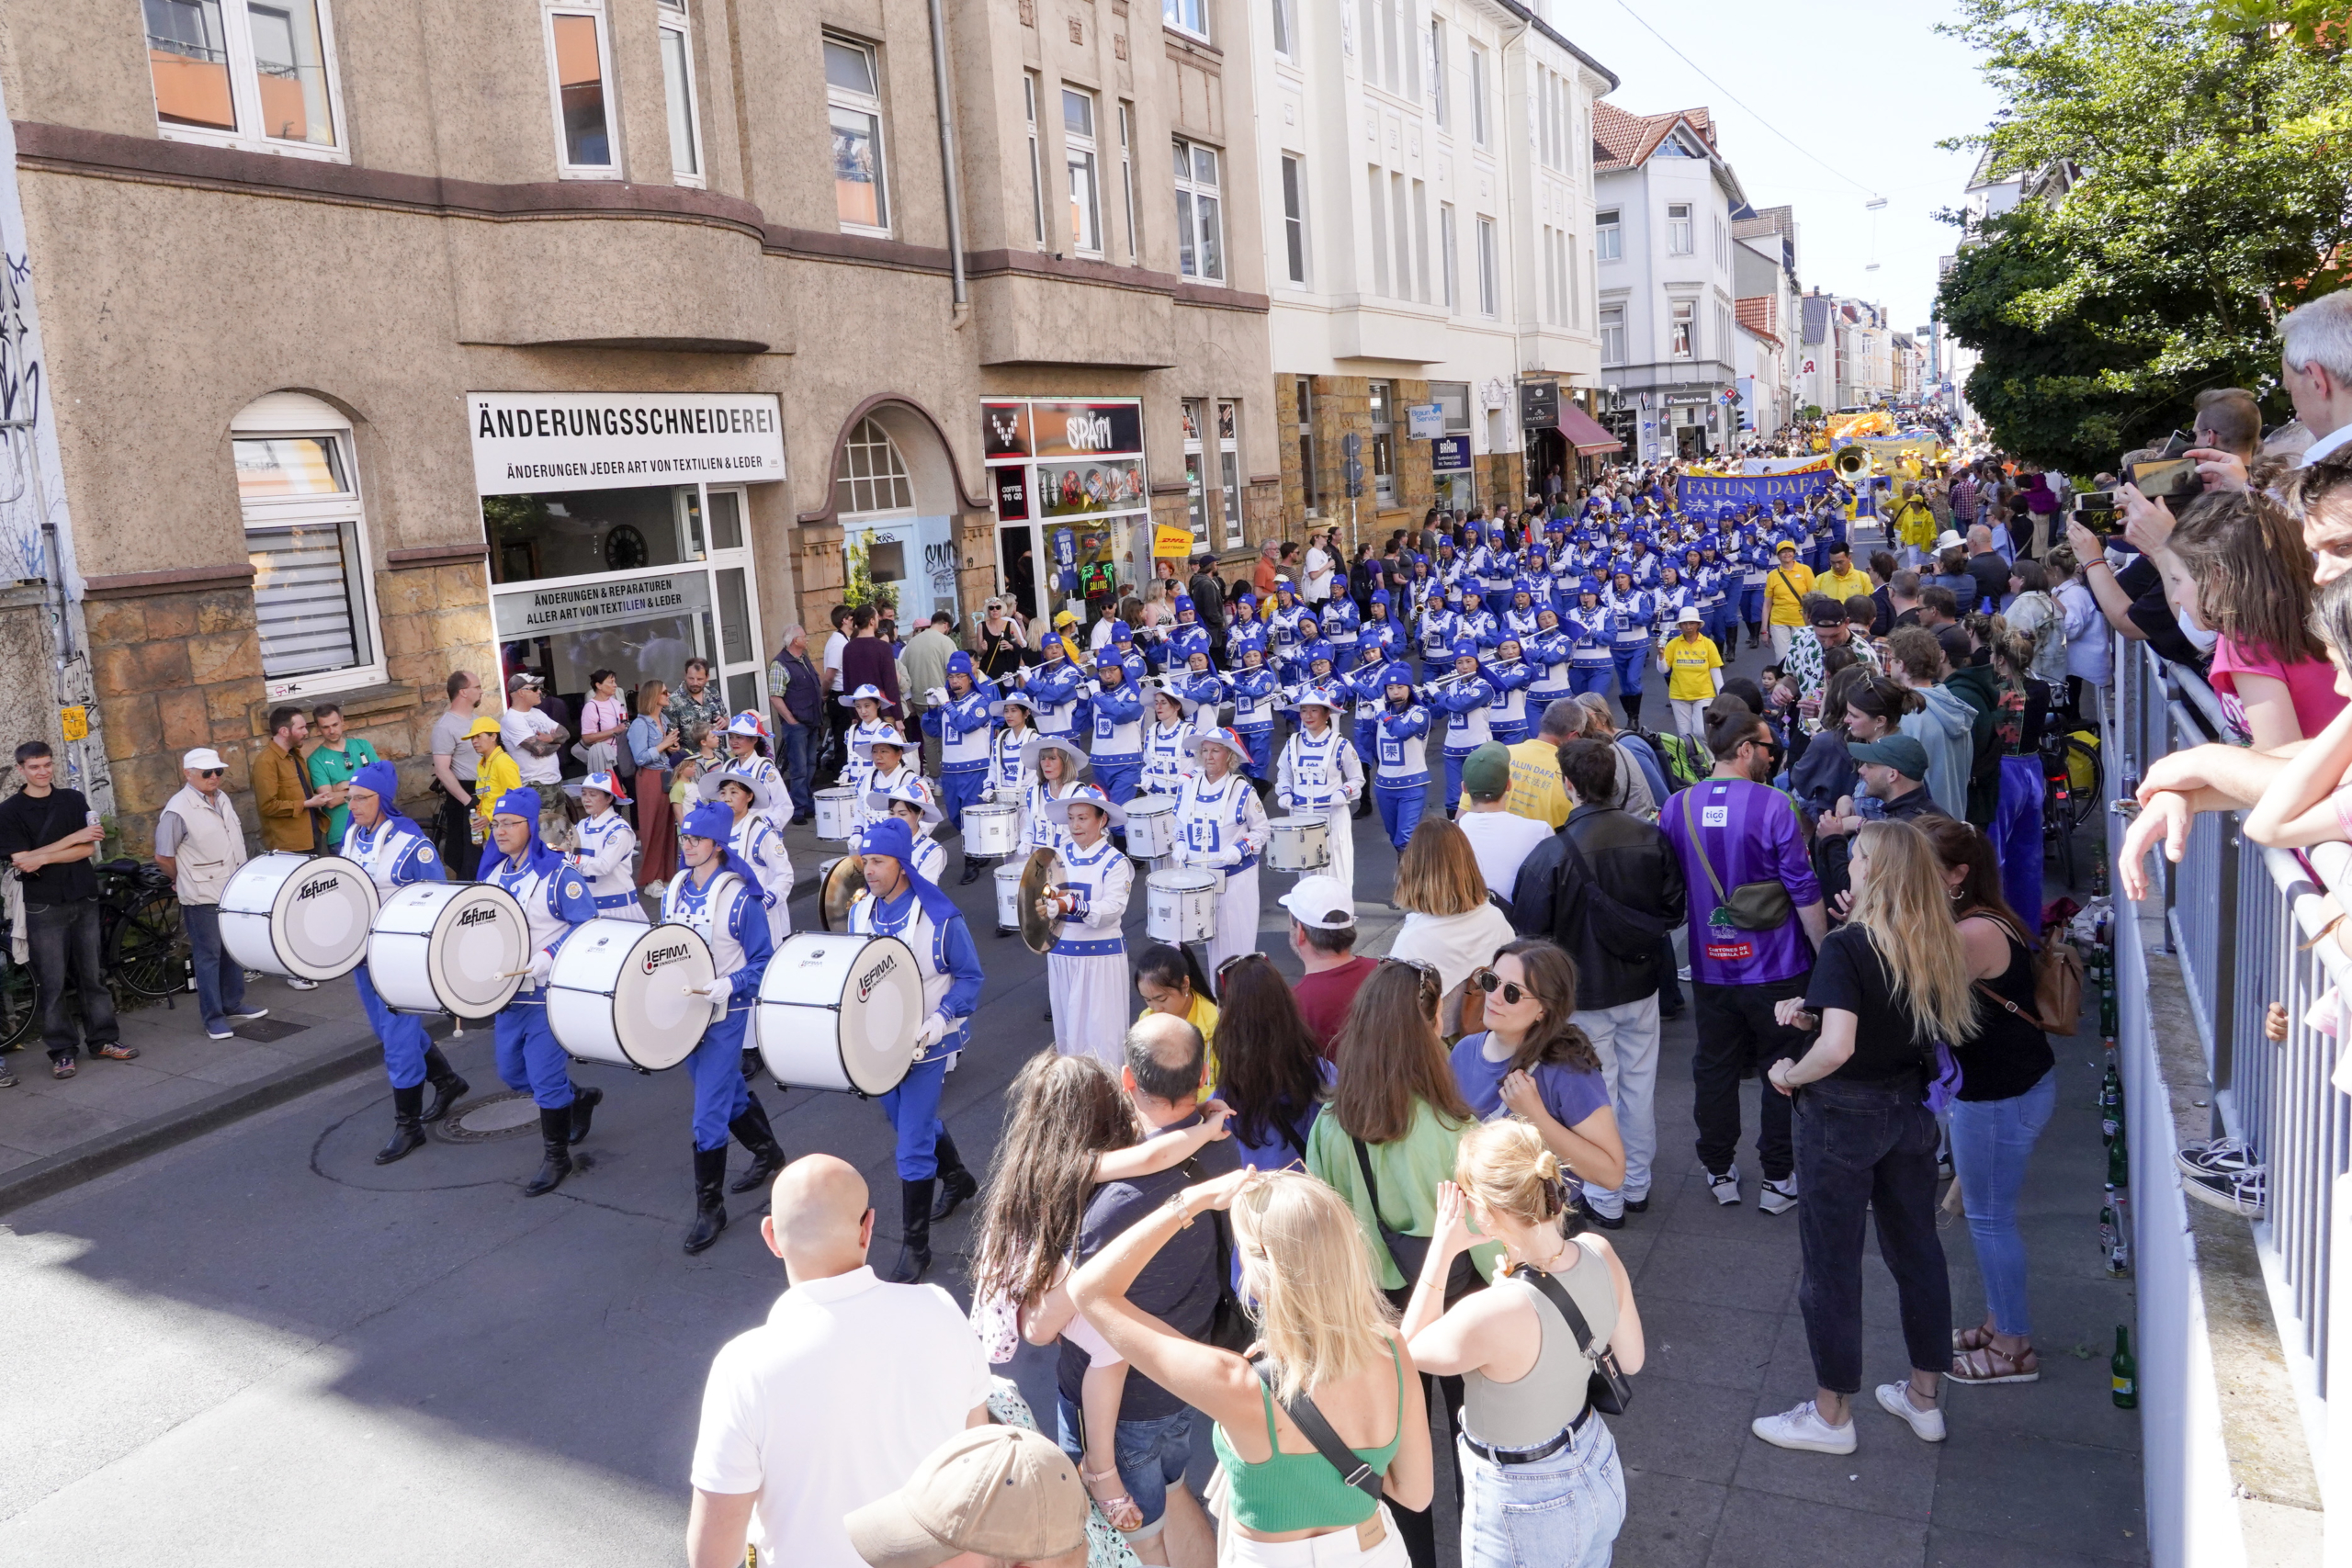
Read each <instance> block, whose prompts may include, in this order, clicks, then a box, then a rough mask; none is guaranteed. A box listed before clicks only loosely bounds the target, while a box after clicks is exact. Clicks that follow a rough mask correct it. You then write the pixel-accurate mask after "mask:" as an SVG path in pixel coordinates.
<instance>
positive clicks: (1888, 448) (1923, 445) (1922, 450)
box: [1860, 435, 1942, 463]
mask: <svg viewBox="0 0 2352 1568" xmlns="http://www.w3.org/2000/svg"><path fill="white" fill-rule="evenodd" d="M1860 446H1862V448H1863V449H1864V450H1865V451H1867V452H1869V453H1870V455H1871V457H1876V458H1877V459H1878V460H1879V461H1880V462H1882V463H1891V462H1893V461H1894V460H1895V459H1896V458H1897V457H1934V456H1935V455H1936V453H1937V452H1939V451H1940V450H1941V449H1942V444H1941V443H1940V442H1939V441H1938V440H1937V439H1936V438H1935V437H1934V436H1932V435H1901V436H1894V435H1879V436H1873V437H1871V439H1870V440H1867V441H1864V442H1861V443H1860Z"/></svg>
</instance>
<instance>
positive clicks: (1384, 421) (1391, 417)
mask: <svg viewBox="0 0 2352 1568" xmlns="http://www.w3.org/2000/svg"><path fill="white" fill-rule="evenodd" d="M1371 405H1372V406H1371V413H1372V492H1373V495H1374V497H1375V498H1376V499H1377V500H1378V501H1379V502H1380V504H1381V505H1383V506H1395V505H1396V504H1397V388H1396V383H1394V382H1392V381H1374V382H1373V383H1372V388H1371Z"/></svg>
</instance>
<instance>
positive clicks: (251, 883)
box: [220, 850, 376, 980]
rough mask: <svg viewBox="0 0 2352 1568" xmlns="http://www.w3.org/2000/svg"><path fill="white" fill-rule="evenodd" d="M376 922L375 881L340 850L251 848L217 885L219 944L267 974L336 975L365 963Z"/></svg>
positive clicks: (314, 977)
mask: <svg viewBox="0 0 2352 1568" xmlns="http://www.w3.org/2000/svg"><path fill="white" fill-rule="evenodd" d="M375 923H376V884H375V882H374V881H373V880H372V879H370V878H369V876H368V873H367V871H366V869H365V868H364V867H362V866H361V865H360V864H359V863H357V862H356V861H347V860H345V859H344V858H343V857H342V856H341V855H298V854H293V853H290V852H287V851H283V850H279V851H275V852H271V853H269V854H266V855H255V856H254V858H253V859H252V860H249V861H247V862H246V863H244V864H243V865H241V866H239V867H238V868H237V869H236V870H235V871H234V872H232V873H231V874H230V876H229V881H228V884H227V885H226V886H223V887H222V888H221V889H220V945H221V946H222V947H224V948H227V949H228V950H229V956H230V957H232V958H233V959H235V960H236V961H237V962H238V963H240V964H243V965H244V966H245V967H246V968H248V969H258V970H260V971H261V972H262V973H264V974H266V975H282V976H287V977H288V978H289V979H295V980H340V979H341V978H343V976H345V975H348V974H350V973H351V972H352V971H353V970H354V969H356V968H358V967H359V965H360V964H363V963H365V962H367V959H368V928H369V927H370V926H372V925H374V924H375Z"/></svg>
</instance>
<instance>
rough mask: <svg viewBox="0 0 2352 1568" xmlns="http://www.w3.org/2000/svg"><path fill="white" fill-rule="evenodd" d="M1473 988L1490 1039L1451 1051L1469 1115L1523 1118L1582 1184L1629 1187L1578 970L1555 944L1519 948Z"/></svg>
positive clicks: (1475, 979)
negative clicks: (1577, 1019) (1579, 1017)
mask: <svg viewBox="0 0 2352 1568" xmlns="http://www.w3.org/2000/svg"><path fill="white" fill-rule="evenodd" d="M1470 985H1471V987H1472V988H1473V989H1474V990H1477V991H1479V992H1482V993H1484V995H1485V997H1486V1000H1487V1027H1486V1030H1485V1032H1482V1033H1477V1034H1465V1035H1464V1036H1463V1037H1462V1040H1461V1042H1460V1043H1458V1044H1456V1045H1455V1046H1454V1047H1453V1078H1454V1081H1455V1082H1456V1083H1458V1084H1460V1085H1461V1086H1462V1098H1463V1099H1464V1100H1467V1101H1468V1102H1469V1104H1470V1109H1471V1110H1473V1111H1476V1112H1477V1113H1478V1114H1479V1115H1480V1116H1481V1117H1484V1118H1488V1119H1491V1118H1493V1117H1497V1116H1512V1115H1515V1116H1518V1117H1521V1118H1522V1119H1523V1120H1525V1121H1526V1122H1528V1124H1529V1125H1531V1126H1532V1127H1533V1128H1534V1129H1535V1131H1536V1134H1538V1135H1539V1136H1540V1137H1542V1138H1543V1140H1544V1147H1545V1148H1547V1149H1550V1150H1551V1151H1552V1152H1553V1153H1554V1154H1555V1155H1556V1156H1559V1160H1560V1164H1561V1165H1563V1166H1564V1167H1566V1168H1567V1170H1568V1171H1569V1172H1570V1174H1572V1175H1574V1176H1575V1177H1576V1178H1577V1180H1579V1181H1582V1182H1585V1183H1588V1184H1589V1185H1591V1186H1595V1187H1602V1188H1608V1189H1611V1190H1614V1189H1616V1188H1617V1187H1618V1186H1620V1185H1621V1184H1623V1181H1624V1179H1625V1144H1624V1140H1623V1138H1622V1137H1621V1136H1619V1134H1618V1131H1617V1112H1616V1111H1615V1109H1614V1108H1613V1107H1612V1106H1611V1104H1610V1100H1609V1082H1608V1080H1607V1079H1606V1078H1604V1077H1602V1076H1601V1072H1600V1053H1598V1052H1596V1051H1595V1050H1594V1049H1593V1048H1592V1042H1591V1041H1590V1040H1589V1039H1587V1038H1586V1037H1585V1032H1584V1031H1583V1030H1581V1029H1579V1028H1577V1026H1576V1024H1575V1023H1574V1022H1573V1021H1571V1016H1570V1015H1572V1014H1573V1013H1574V1012H1575V1011H1576V1006H1577V965H1576V960H1574V959H1572V958H1570V957H1569V956H1568V955H1567V954H1566V953H1564V952H1562V951H1561V950H1560V949H1559V948H1558V947H1557V946H1555V945H1554V944H1553V943H1551V942H1542V941H1527V942H1512V943H1511V944H1510V946H1509V947H1506V948H1504V949H1503V950H1502V952H1500V953H1497V954H1496V955H1495V962H1494V964H1492V965H1491V966H1490V967H1488V968H1485V969H1481V970H1479V971H1478V972H1477V973H1476V974H1475V975H1472V976H1470ZM1644 1206H1645V1207H1646V1206H1647V1205H1646V1204H1645V1205H1644ZM1623 1223H1624V1222H1623V1220H1622V1219H1621V1220H1620V1221H1619V1222H1618V1224H1623ZM1613 1228H1615V1227H1614V1226H1611V1229H1613Z"/></svg>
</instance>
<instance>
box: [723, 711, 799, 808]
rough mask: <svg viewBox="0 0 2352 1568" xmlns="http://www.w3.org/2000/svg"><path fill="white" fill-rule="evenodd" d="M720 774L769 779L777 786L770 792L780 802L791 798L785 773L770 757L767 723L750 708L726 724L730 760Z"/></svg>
mask: <svg viewBox="0 0 2352 1568" xmlns="http://www.w3.org/2000/svg"><path fill="white" fill-rule="evenodd" d="M720 771H721V772H722V773H741V774H742V775H744V776H746V777H749V778H757V779H766V780H769V781H771V782H772V783H773V784H774V785H775V788H774V789H773V790H772V791H770V792H768V793H771V794H773V795H775V797H776V798H777V799H779V800H784V799H789V798H790V796H789V795H788V794H787V792H786V789H785V787H784V773H782V771H781V770H779V769H778V768H777V767H776V765H775V761H773V760H772V759H771V758H770V757H769V756H768V725H767V720H765V719H763V718H762V717H761V716H759V715H758V714H755V713H753V712H752V711H751V710H750V709H749V708H746V709H745V710H743V711H742V712H741V713H739V714H737V715H736V716H734V717H733V718H730V719H729V720H728V721H727V761H725V762H724V763H722V764H720Z"/></svg>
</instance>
